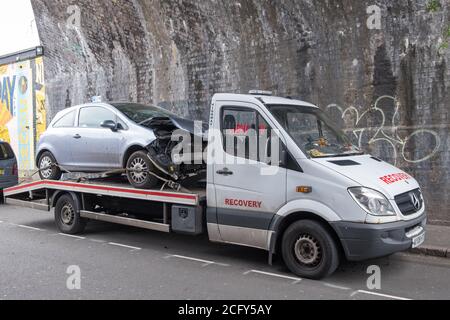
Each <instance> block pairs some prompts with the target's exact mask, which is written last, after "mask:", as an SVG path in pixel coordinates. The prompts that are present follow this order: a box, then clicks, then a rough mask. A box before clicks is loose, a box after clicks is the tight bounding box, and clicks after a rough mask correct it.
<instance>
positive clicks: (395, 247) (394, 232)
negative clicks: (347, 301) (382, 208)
mask: <svg viewBox="0 0 450 320" xmlns="http://www.w3.org/2000/svg"><path fill="white" fill-rule="evenodd" d="M426 221H427V217H426V214H423V215H422V216H420V217H418V218H416V219H414V220H409V221H399V222H393V223H386V224H364V223H353V222H343V221H341V222H334V223H332V226H333V228H334V230H335V231H336V233H337V235H338V237H339V239H340V240H341V243H342V246H343V248H344V251H345V255H346V257H347V259H348V260H350V261H361V260H367V259H372V258H378V257H383V256H387V255H390V254H393V253H395V252H399V251H405V250H408V249H410V248H411V247H412V241H413V239H412V238H409V237H408V236H407V233H408V232H410V231H411V230H413V229H414V228H416V227H422V228H424V230H425V225H426Z"/></svg>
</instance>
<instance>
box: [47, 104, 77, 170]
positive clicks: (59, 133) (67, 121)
mask: <svg viewBox="0 0 450 320" xmlns="http://www.w3.org/2000/svg"><path fill="white" fill-rule="evenodd" d="M76 114H77V110H76V109H74V110H71V111H69V112H67V113H65V114H63V115H62V116H61V117H60V118H59V119H58V120H56V121H55V123H54V124H53V125H52V128H50V130H51V134H49V135H48V136H47V138H46V139H47V142H48V145H50V146H52V148H51V152H52V153H53V155H54V156H55V158H56V161H57V162H58V164H60V165H61V166H63V167H65V168H66V167H67V168H68V169H69V168H70V169H71V168H72V166H73V164H74V159H73V154H72V151H73V150H72V148H71V142H72V140H73V136H74V135H75V133H76V128H75V118H76Z"/></svg>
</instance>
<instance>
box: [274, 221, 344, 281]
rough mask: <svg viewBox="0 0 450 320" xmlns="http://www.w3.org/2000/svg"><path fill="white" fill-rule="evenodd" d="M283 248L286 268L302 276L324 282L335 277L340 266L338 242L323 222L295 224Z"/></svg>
mask: <svg viewBox="0 0 450 320" xmlns="http://www.w3.org/2000/svg"><path fill="white" fill-rule="evenodd" d="M281 245H282V253H283V260H284V262H285V264H286V266H287V267H288V268H289V270H290V271H291V272H293V273H294V274H296V275H298V276H300V277H304V278H308V279H313V280H320V279H322V278H325V277H327V276H329V275H331V274H332V273H333V272H334V271H336V269H337V267H338V266H339V251H338V248H337V246H336V243H335V241H334V239H333V237H332V236H331V235H330V233H329V232H328V230H327V229H326V228H325V227H324V226H323V225H322V224H321V223H319V222H316V221H313V220H299V221H297V222H294V223H293V224H292V225H291V226H289V227H288V228H287V230H286V232H285V233H284V235H283V240H282V244H281Z"/></svg>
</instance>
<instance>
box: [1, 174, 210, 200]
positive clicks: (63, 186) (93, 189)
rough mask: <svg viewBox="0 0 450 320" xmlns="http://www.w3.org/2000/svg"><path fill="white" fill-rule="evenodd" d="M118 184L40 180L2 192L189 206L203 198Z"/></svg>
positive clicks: (196, 192)
mask: <svg viewBox="0 0 450 320" xmlns="http://www.w3.org/2000/svg"><path fill="white" fill-rule="evenodd" d="M124 185H125V184H120V183H110V182H108V183H100V182H96V183H87V182H69V181H50V180H41V181H36V182H31V183H25V184H21V185H18V186H15V187H11V188H7V189H5V190H3V194H4V196H5V197H11V196H15V195H20V194H22V193H28V192H33V191H39V190H65V191H74V192H81V193H88V194H95V195H104V196H115V197H122V198H130V199H139V200H149V201H156V202H162V203H173V204H182V205H189V206H197V205H199V202H200V200H201V199H202V198H203V197H205V190H203V189H196V190H194V191H193V193H183V192H175V191H161V190H156V189H155V190H139V189H134V188H132V187H129V186H128V187H124Z"/></svg>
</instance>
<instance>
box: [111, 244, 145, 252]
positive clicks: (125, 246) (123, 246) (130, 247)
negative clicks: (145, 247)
mask: <svg viewBox="0 0 450 320" xmlns="http://www.w3.org/2000/svg"><path fill="white" fill-rule="evenodd" d="M108 244H109V245H112V246H116V247H121V248H127V249H131V250H136V251H137V250H142V248H139V247H133V246H127V245H126V244H121V243H115V242H108Z"/></svg>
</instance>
